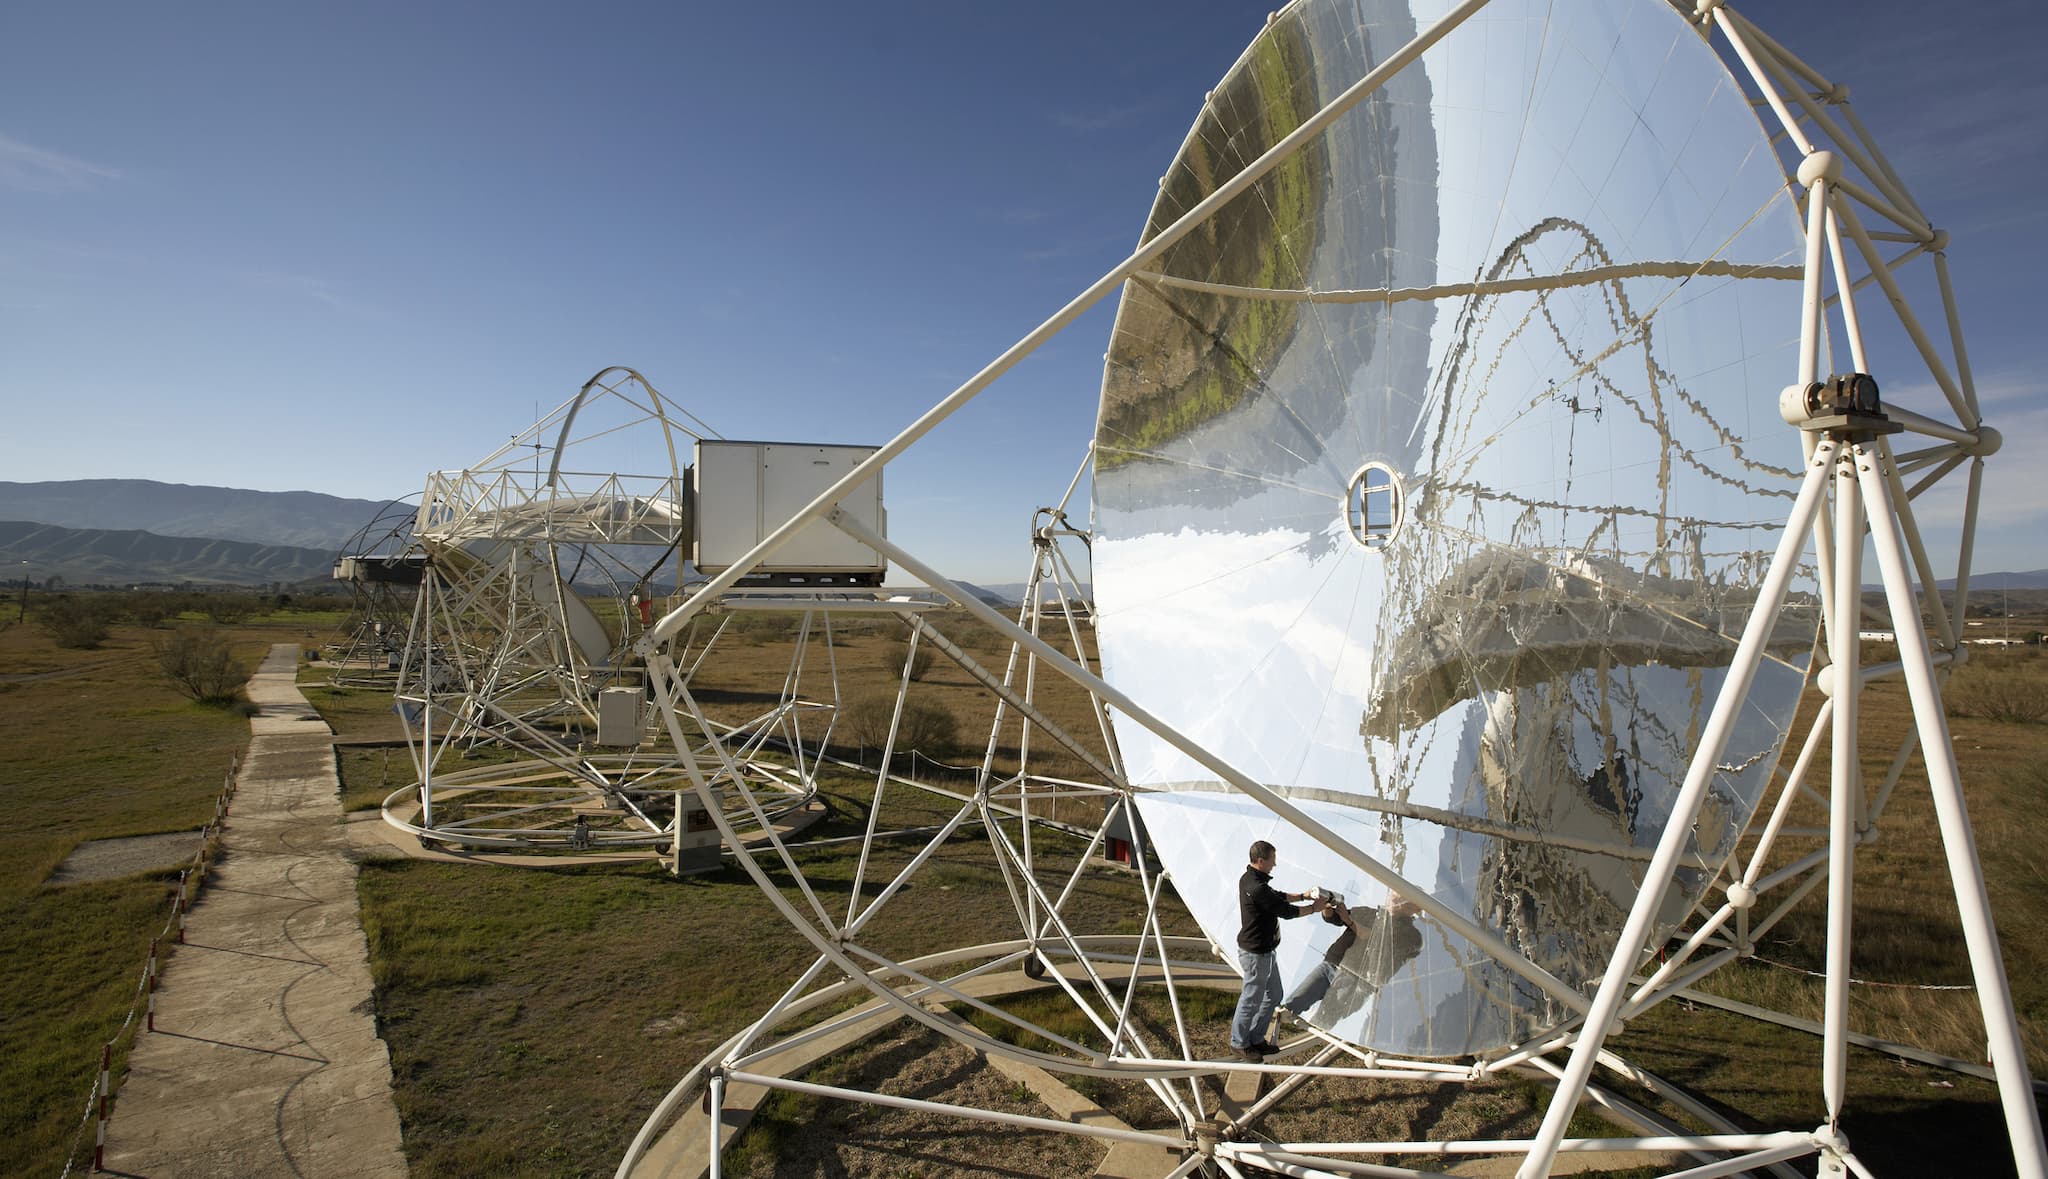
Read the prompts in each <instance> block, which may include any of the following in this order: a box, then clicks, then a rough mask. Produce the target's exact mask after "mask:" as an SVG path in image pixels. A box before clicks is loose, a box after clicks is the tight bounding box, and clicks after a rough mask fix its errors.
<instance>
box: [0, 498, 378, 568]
mask: <svg viewBox="0 0 2048 1179" xmlns="http://www.w3.org/2000/svg"><path fill="white" fill-rule="evenodd" d="M383 506H384V505H383V504H381V503H379V502H377V501H375V500H367V499H343V498H341V497H340V496H335V495H321V494H320V493H319V492H315V491H243V490H240V489H238V488H233V487H199V486H193V485H191V484H187V483H158V482H156V481H155V480H151V479H66V480H61V481H57V482H48V483H7V482H0V520H33V521H35V522H37V523H39V524H55V525H57V526H58V527H60V528H88V529H101V528H104V529H111V530H115V531H132V530H138V529H139V530H141V531H145V532H152V533H155V534H156V535H157V536H159V537H202V538H205V539H207V540H239V541H246V542H248V543H250V544H254V545H290V546H293V547H297V548H306V549H324V550H326V551H327V554H328V555H329V556H330V557H331V556H332V555H333V554H334V553H335V552H337V551H339V550H340V548H341V547H342V545H343V544H345V543H347V541H348V539H349V538H350V537H352V536H354V535H355V534H356V533H357V532H359V531H361V530H362V528H363V526H364V525H365V524H368V523H369V522H370V521H371V520H372V519H374V518H375V517H376V515H377V512H378V510H379V509H381V508H382V507H383ZM258 580H265V581H270V580H276V579H275V578H260V579H258Z"/></svg>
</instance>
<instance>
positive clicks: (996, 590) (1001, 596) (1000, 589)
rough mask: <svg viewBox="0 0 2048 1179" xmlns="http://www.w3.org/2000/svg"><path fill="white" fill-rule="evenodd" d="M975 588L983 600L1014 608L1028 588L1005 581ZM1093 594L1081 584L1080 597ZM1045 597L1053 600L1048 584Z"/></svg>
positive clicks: (1019, 582)
mask: <svg viewBox="0 0 2048 1179" xmlns="http://www.w3.org/2000/svg"><path fill="white" fill-rule="evenodd" d="M961 584H963V585H964V584H966V583H965V582H963V583H961ZM975 588H976V592H977V593H979V594H980V595H981V596H982V597H983V598H985V599H987V598H993V599H996V600H999V601H1001V602H1002V603H1003V604H1005V605H1009V606H1015V605H1017V604H1018V603H1019V602H1022V601H1023V600H1024V591H1025V590H1026V589H1028V588H1030V587H1029V586H1027V585H1025V583H1023V582H1021V581H1006V582H1002V583H1000V584H997V585H986V586H977V587H975ZM1094 593H1095V587H1094V586H1093V585H1091V584H1089V583H1087V582H1083V583H1082V584H1081V595H1082V596H1083V597H1084V598H1085V597H1092V596H1093V595H1094ZM1045 597H1046V600H1047V601H1051V600H1052V599H1053V592H1052V586H1051V585H1050V584H1048V585H1047V586H1046V589H1045Z"/></svg>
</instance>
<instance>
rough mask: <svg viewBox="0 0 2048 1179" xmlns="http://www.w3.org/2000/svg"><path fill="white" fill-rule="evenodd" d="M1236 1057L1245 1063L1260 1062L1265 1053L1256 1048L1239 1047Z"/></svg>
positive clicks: (1263, 1058) (1262, 1060) (1263, 1059)
mask: <svg viewBox="0 0 2048 1179" xmlns="http://www.w3.org/2000/svg"><path fill="white" fill-rule="evenodd" d="M1237 1058H1238V1059H1239V1060H1242V1061H1244V1062H1245V1063H1246V1064H1262V1063H1264V1062H1265V1059H1266V1057H1265V1054H1264V1053H1262V1052H1260V1051H1259V1050H1258V1049H1257V1048H1239V1049H1238V1050H1237Z"/></svg>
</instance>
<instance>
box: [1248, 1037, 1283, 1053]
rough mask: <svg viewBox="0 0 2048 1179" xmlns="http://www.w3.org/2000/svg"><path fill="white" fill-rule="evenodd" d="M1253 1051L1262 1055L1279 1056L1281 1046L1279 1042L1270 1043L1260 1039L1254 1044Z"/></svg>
mask: <svg viewBox="0 0 2048 1179" xmlns="http://www.w3.org/2000/svg"><path fill="white" fill-rule="evenodd" d="M1252 1051H1254V1052H1256V1053H1258V1054H1259V1055H1260V1056H1278V1055H1279V1054H1280V1047H1279V1045H1277V1044H1268V1043H1266V1042H1265V1041H1264V1040H1260V1041H1259V1042H1258V1043H1256V1044H1254V1045H1252Z"/></svg>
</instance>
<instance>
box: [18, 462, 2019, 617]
mask: <svg viewBox="0 0 2048 1179" xmlns="http://www.w3.org/2000/svg"><path fill="white" fill-rule="evenodd" d="M387 507H388V505H387V504H386V503H382V502H379V501H377V500H367V499H346V498H343V497H341V496H334V495H323V494H320V493H319V492H313V491H248V490H243V489H240V488H233V487H207V486H198V485H192V484H185V483H159V482H156V481H154V480H150V479H69V480H59V481H51V482H42V483H10V482H6V481H4V480H0V581H9V582H16V583H17V584H18V579H19V578H20V577H21V576H22V575H23V573H24V572H26V573H27V574H28V576H30V577H31V578H33V579H34V580H37V581H47V580H48V579H49V578H50V576H51V575H53V574H54V575H56V576H59V577H61V578H63V579H64V581H65V582H66V583H69V584H72V585H91V584H99V585H126V584H131V583H134V582H144V581H167V582H198V583H208V584H224V585H261V584H264V583H267V582H273V581H278V582H296V581H307V580H314V579H317V580H320V581H323V582H324V581H326V580H327V578H328V575H329V572H330V570H331V569H332V567H333V563H334V558H335V555H336V554H337V553H339V552H340V551H341V550H342V549H343V548H344V547H345V546H347V545H348V544H349V542H350V541H351V540H352V539H354V538H355V537H356V536H357V534H358V533H360V532H362V531H363V529H364V527H365V526H366V525H368V524H369V523H370V522H371V521H372V520H374V519H376V518H377V517H378V516H379V515H380V514H381V513H383V512H384V511H385V510H386V508H387ZM386 523H388V521H387V522H386ZM963 584H964V583H963ZM1939 585H1940V588H1942V589H1944V590H1952V589H1953V588H1954V587H1955V582H1954V580H1953V579H1945V580H1943V581H1941V582H1940V583H1939ZM970 588H971V590H972V592H974V593H976V594H977V595H978V596H980V597H982V598H983V600H985V601H989V602H991V603H995V604H1000V605H1006V606H1007V605H1010V604H1012V603H1015V602H1017V601H1019V600H1021V599H1022V597H1023V594H1024V589H1025V587H1024V585H1023V584H1022V583H1019V582H1010V583H1004V584H995V585H984V586H973V587H970ZM1091 588H1092V587H1088V586H1083V587H1082V590H1083V592H1084V593H1087V592H1089V591H1090V589H1091ZM1864 588H1865V589H1866V590H1867V591H1874V590H1876V589H1878V588H1879V587H1877V586H1875V585H1870V586H1865V587H1864ZM1970 588H1971V589H1972V591H1974V593H1973V595H1972V596H1973V605H1975V606H1976V607H1977V608H1978V609H1983V608H1984V607H1985V606H1987V605H1989V603H1987V602H1986V600H1985V598H1984V597H1983V596H1982V595H1983V593H1984V591H2007V592H2011V591H2040V590H2048V569H2035V570H2031V571H2028V572H2024V573H2000V572H1981V573H1977V574H1975V575H1973V576H1972V577H1971V579H1970ZM2028 601H2029V606H2030V607H2031V605H2032V597H2031V595H2030V596H2029V599H2028ZM2011 604H2012V605H2013V606H2015V607H2017V606H2018V605H2019V602H2018V601H2017V600H2015V601H2013V602H2012V603H2011Z"/></svg>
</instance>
